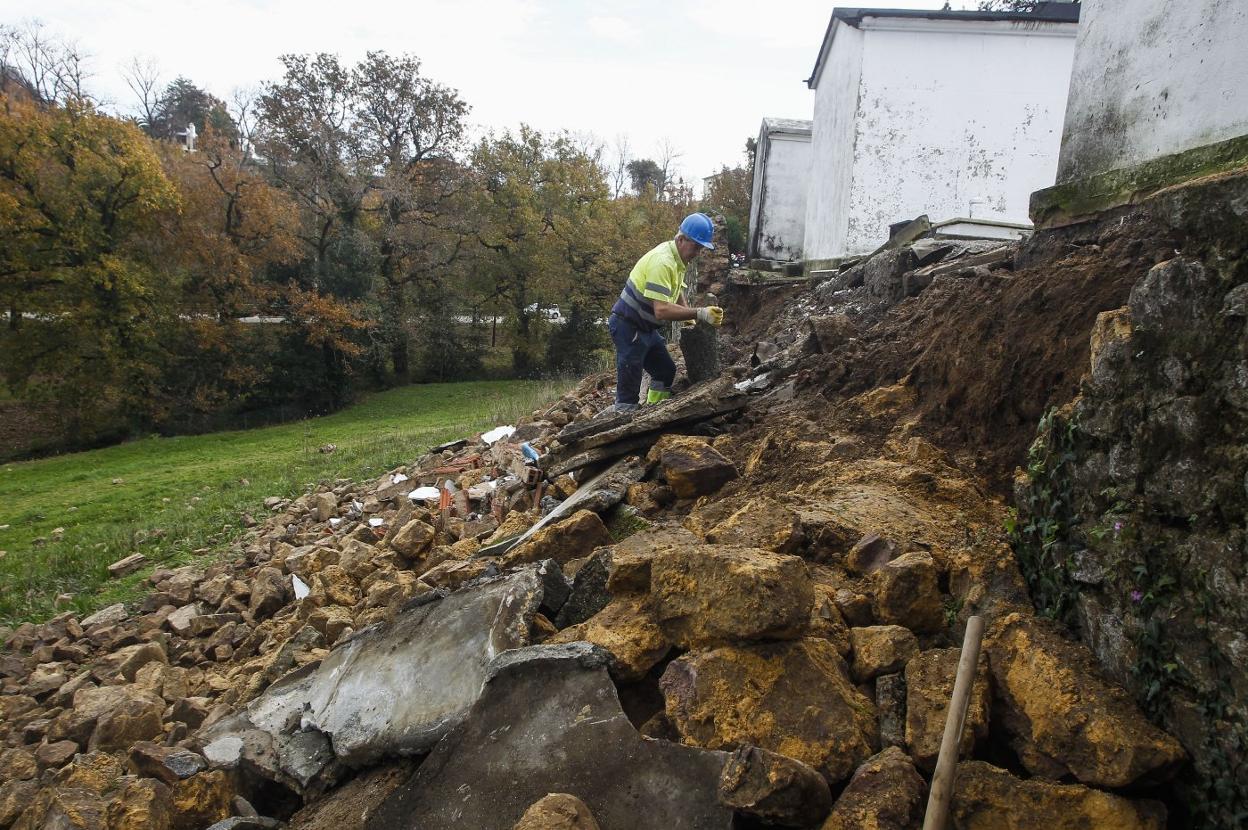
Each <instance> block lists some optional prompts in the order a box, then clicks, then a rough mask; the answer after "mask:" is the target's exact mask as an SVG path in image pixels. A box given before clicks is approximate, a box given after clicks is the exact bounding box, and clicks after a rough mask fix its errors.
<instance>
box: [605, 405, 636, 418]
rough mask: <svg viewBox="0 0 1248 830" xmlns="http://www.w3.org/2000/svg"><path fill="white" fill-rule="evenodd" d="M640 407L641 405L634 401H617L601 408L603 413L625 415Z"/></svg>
mask: <svg viewBox="0 0 1248 830" xmlns="http://www.w3.org/2000/svg"><path fill="white" fill-rule="evenodd" d="M640 408H641V407H640V406H639V405H638V404H635V403H617V404H615V405H613V406H608V407H607V408H606V409H604V410H602V412H603V414H604V415H626V414H628V413H630V412H636V411H637V410H638V409H640Z"/></svg>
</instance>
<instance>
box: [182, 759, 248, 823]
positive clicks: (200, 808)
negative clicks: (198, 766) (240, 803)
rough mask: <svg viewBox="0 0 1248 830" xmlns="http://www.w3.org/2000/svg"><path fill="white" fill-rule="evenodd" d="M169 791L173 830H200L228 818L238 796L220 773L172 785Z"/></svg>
mask: <svg viewBox="0 0 1248 830" xmlns="http://www.w3.org/2000/svg"><path fill="white" fill-rule="evenodd" d="M172 790H173V813H174V820H173V830H200V828H203V827H207V826H208V825H210V824H213V823H215V822H218V821H221V819H224V818H229V817H230V814H231V813H232V812H233V806H234V796H235V795H237V794H238V793H237V791H236V790H235V787H234V782H233V780H232V779H231V778H230V776H229V775H227V774H226V773H225V771H223V770H212V771H211V772H201V773H200V774H199V775H195V776H192V777H191V778H187V779H186V780H185V781H179V782H178V783H177V784H174V785H173V787H172Z"/></svg>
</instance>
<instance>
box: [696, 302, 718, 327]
mask: <svg viewBox="0 0 1248 830" xmlns="http://www.w3.org/2000/svg"><path fill="white" fill-rule="evenodd" d="M698 321H699V322H702V323H710V324H711V325H712V326H714V327H715V328H719V327H720V326H722V325H723V324H724V310H723V309H722V308H720V307H719V306H717V305H708V306H703V307H702V308H699V309H698Z"/></svg>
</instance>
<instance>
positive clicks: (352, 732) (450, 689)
mask: <svg viewBox="0 0 1248 830" xmlns="http://www.w3.org/2000/svg"><path fill="white" fill-rule="evenodd" d="M543 576H544V575H543V572H542V570H541V566H537V565H534V566H531V567H529V568H526V569H524V570H521V571H518V572H516V573H515V574H513V575H511V576H508V577H502V578H497V579H493V580H490V581H487V582H484V583H482V584H479V585H477V586H475V587H469V588H466V589H464V590H461V591H458V592H456V593H454V594H451V595H450V596H448V597H445V598H444V599H434V600H432V601H428V602H424V603H423V604H416V607H412V608H409V609H408V610H406V611H404V612H403V613H402V614H401V615H400V616H399V617H398V618H397V619H396V620H395V621H394V622H393V623H391V624H387V625H381V626H377V627H375V628H371V629H368V630H366V631H363V632H360V633H359V634H358V635H356V636H355V637H354V638H352V639H351V640H350V641H349V642H347V643H346V644H344V645H343V646H341V647H339V648H337V649H335V650H334V651H333V652H332V653H331V654H330V655H329V657H327V658H326V659H325V661H324V662H323V663H321V664H320V666H318V667H315V668H313V669H312V670H310V671H305V672H300V673H298V674H296V675H293V676H289V677H287V678H286V679H284V680H283V681H281V682H279V683H277V684H275V685H274V686H272V687H270V688H269V689H268V691H266V692H265V693H264V694H263V695H262V696H261V697H259V698H257V699H256V700H254V701H252V702H251V703H250V704H248V706H247V707H246V709H244V710H243V711H241V712H238V713H237V714H235V715H234V716H231V717H229V718H227V719H225V720H222V721H220V722H218V723H216V724H214V725H213V726H211V727H209V729H207V730H206V731H205V732H204V733H203V734H202V735H201V736H200V740H201V742H202V743H203V746H204V754H205V756H206V757H207V758H208V760H209V761H211V762H212V763H213V764H214V765H216V766H225V767H230V766H236V765H239V764H244V765H245V766H247V767H248V768H254V769H256V770H257V771H259V772H260V773H261V774H263V775H265V776H267V777H271V778H273V779H274V780H278V781H282V782H283V783H286V784H287V785H288V786H293V787H294V788H296V789H300V790H301V789H303V788H306V787H307V786H309V784H311V783H312V782H313V781H314V780H317V779H318V778H319V777H321V776H322V775H323V774H331V772H332V770H331V765H332V764H333V763H334V762H335V761H336V762H340V763H343V764H346V765H349V766H362V765H365V764H368V763H372V762H374V761H376V760H377V759H378V758H380V757H382V756H386V755H412V754H415V753H418V752H423V751H425V750H427V749H429V748H430V747H432V746H433V745H434V744H435V743H436V742H437V741H438V739H439V738H441V737H442V736H443V735H444V734H446V732H447V731H449V730H450V729H451V728H452V727H453V726H454V725H455V724H456V723H458V722H459V720H461V719H462V718H463V717H464V715H465V714H466V713H467V711H468V709H469V707H470V706H471V705H472V703H473V701H475V700H476V697H477V695H478V694H479V692H480V690H481V684H482V682H483V681H484V679H485V676H486V675H485V671H486V666H487V665H488V664H489V661H490V660H491V659H492V658H493V657H494V655H495V654H498V653H499V652H501V651H504V650H506V649H509V648H517V647H519V646H523V645H527V644H528V642H529V629H530V626H531V624H532V622H533V618H534V615H536V614H537V612H538V609H539V607H540V606H541V605H542V602H543V597H544V595H545V587H544V586H545V580H544V578H543ZM546 576H554V574H550V573H547V574H546ZM558 579H560V580H562V576H561V575H559V576H558ZM565 596H566V586H565ZM416 602H417V603H420V601H419V600H417V601H416Z"/></svg>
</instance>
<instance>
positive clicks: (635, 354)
mask: <svg viewBox="0 0 1248 830" xmlns="http://www.w3.org/2000/svg"><path fill="white" fill-rule="evenodd" d="M713 235H714V227H713V226H712V225H711V220H710V217H708V216H707V215H706V214H705V213H691V214H689V215H688V216H686V217H685V219H684V221H683V222H681V223H680V230H679V232H678V233H677V234H676V238H675V239H673V240H671V241H669V242H663V243H661V244H659V245H656V246H655V247H654V248H652V249H650V251H649V252H647V253H646V254H645V256H643V257H642V258H641V259H639V260H638V261H637V264H636V265H635V266H633V270H632V273H630V274H629V276H628V280H627V281H626V282H625V283H624V290H623V291H621V292H620V298H619V299H618V300H616V301H615V305H614V306H613V307H612V308H611V318H610V320H608V322H607V327H608V328H609V329H610V330H611V340H612V342H613V343H614V344H615V406H614V411H615V412H617V413H620V412H632V411H634V410H636V409H637V408H638V406H639V404H640V398H641V376H642V374H643V373H645V374H648V375H650V392H649V394H648V395H647V396H646V403H648V404H655V403H659V402H661V401H664V400H667V399H668V398H670V397H671V396H672V382H673V381H674V380H675V379H676V364H675V363H674V362H672V356H671V355H669V354H668V353H667V341H666V340H664V339H663V335H662V333H661V332H660V331H659V329H660V327H661V326H662V325H663V324H664V323H666V322H672V321H679V320H699V321H701V322H703V323H709V324H710V325H712V326H716V327H718V326H720V325H722V324H723V322H724V310H723V309H722V308H720V307H719V306H703V307H702V308H690V307H689V306H686V305H682V303H683V302H684V292H685V268H686V266H688V264H689V263H690V262H692V261H693V260H694V259H696V258H697V257H698V255H699V254H701V253H702V252H703V251H704V250H714V248H715V246H714V245H713V244H712V242H711V237H712V236H713Z"/></svg>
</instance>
